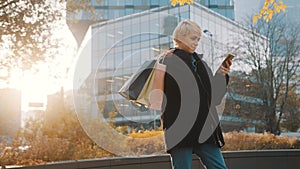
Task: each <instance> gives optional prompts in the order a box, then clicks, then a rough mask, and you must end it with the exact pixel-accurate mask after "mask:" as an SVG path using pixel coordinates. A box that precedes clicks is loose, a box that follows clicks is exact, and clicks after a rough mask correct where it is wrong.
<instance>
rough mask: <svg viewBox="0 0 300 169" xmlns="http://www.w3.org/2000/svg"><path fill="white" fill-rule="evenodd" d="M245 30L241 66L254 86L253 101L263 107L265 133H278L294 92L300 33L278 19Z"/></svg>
mask: <svg viewBox="0 0 300 169" xmlns="http://www.w3.org/2000/svg"><path fill="white" fill-rule="evenodd" d="M249 28H250V29H251V34H250V35H242V36H244V38H242V39H243V42H240V44H239V46H240V47H242V48H243V49H244V51H243V52H244V53H246V55H247V58H246V59H245V62H246V63H247V64H248V65H249V66H251V67H252V72H251V74H249V75H250V76H251V77H252V78H253V77H254V79H255V82H254V83H256V85H258V87H257V88H256V91H257V93H256V94H258V95H257V96H256V97H258V98H260V99H262V101H263V106H264V107H265V110H263V111H262V112H261V113H264V120H265V121H266V126H265V129H266V131H269V132H271V133H279V132H280V123H281V121H282V117H283V114H284V113H286V112H287V101H288V99H289V97H290V95H289V93H290V92H292V91H295V86H296V84H297V78H299V75H297V74H296V73H297V71H298V70H299V66H300V59H299V49H300V44H299V36H300V29H299V27H298V26H295V25H291V24H287V23H284V22H283V20H282V19H281V18H280V16H278V17H274V18H273V19H272V20H271V21H269V22H263V21H259V22H257V24H253V23H252V22H251V24H250V25H249ZM259 34H260V35H263V36H264V37H262V36H260V35H259ZM251 77H249V78H251Z"/></svg>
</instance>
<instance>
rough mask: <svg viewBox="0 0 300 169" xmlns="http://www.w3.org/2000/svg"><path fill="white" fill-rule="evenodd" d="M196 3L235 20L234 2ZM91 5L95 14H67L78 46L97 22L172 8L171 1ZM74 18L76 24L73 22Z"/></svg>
mask: <svg viewBox="0 0 300 169" xmlns="http://www.w3.org/2000/svg"><path fill="white" fill-rule="evenodd" d="M195 2H196V3H198V4H201V5H203V6H204V7H207V8H209V9H211V10H213V11H215V12H217V13H219V14H221V15H223V16H225V17H227V18H229V19H232V20H234V1H233V0H196V1H195ZM91 4H92V6H93V7H94V9H95V10H94V13H93V14H91V13H90V11H84V10H81V11H80V12H77V13H67V18H68V20H67V23H68V25H69V27H70V29H71V31H72V32H73V35H74V36H75V38H76V40H77V43H78V44H80V43H81V42H82V39H83V36H84V35H85V33H86V31H87V28H88V26H89V25H91V24H93V23H95V22H103V21H108V20H112V19H116V18H119V17H123V16H127V15H131V14H135V13H140V12H142V11H145V10H151V9H154V8H158V7H170V5H171V2H170V0H102V1H97V0H92V3H91ZM74 18H75V19H76V22H75V23H74V22H72V20H73V19H74Z"/></svg>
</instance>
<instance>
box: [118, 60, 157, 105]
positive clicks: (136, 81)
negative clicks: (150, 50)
mask: <svg viewBox="0 0 300 169" xmlns="http://www.w3.org/2000/svg"><path fill="white" fill-rule="evenodd" d="M155 63H156V60H147V61H145V62H144V63H143V64H142V66H141V67H140V68H139V69H138V70H137V71H136V72H134V73H133V74H132V75H131V77H130V78H129V79H128V80H127V81H126V82H125V83H124V85H123V86H122V87H121V88H120V90H119V91H118V92H119V94H120V95H121V96H123V97H125V98H126V99H128V100H130V101H135V100H136V99H137V98H138V96H139V94H140V93H141V91H142V89H143V87H144V85H145V83H146V81H147V79H148V77H149V75H150V74H151V72H152V70H153V67H154V65H155Z"/></svg>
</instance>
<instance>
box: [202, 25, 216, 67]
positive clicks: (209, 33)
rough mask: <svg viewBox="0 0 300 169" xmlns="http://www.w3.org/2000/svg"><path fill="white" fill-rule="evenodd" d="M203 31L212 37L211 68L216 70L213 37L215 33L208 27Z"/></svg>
mask: <svg viewBox="0 0 300 169" xmlns="http://www.w3.org/2000/svg"><path fill="white" fill-rule="evenodd" d="M203 33H205V34H207V35H208V36H209V37H210V55H211V69H212V71H213V72H214V48H213V39H212V37H213V34H212V33H211V32H210V31H209V30H207V29H205V30H204V31H203Z"/></svg>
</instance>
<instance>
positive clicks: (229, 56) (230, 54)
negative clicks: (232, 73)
mask: <svg viewBox="0 0 300 169" xmlns="http://www.w3.org/2000/svg"><path fill="white" fill-rule="evenodd" d="M234 57H235V55H234V54H232V53H229V54H227V56H226V58H225V59H224V61H223V62H222V66H224V67H226V68H227V67H228V65H227V64H226V62H227V61H228V60H232V59H233V58H234ZM229 66H230V65H229Z"/></svg>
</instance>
